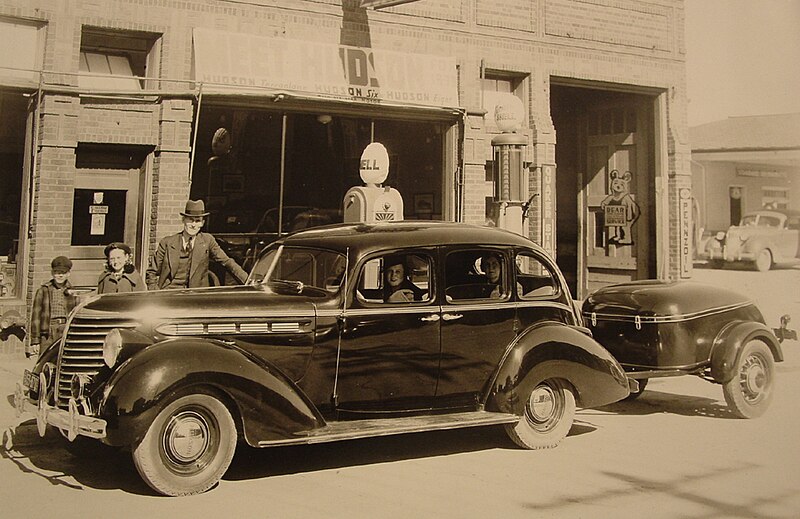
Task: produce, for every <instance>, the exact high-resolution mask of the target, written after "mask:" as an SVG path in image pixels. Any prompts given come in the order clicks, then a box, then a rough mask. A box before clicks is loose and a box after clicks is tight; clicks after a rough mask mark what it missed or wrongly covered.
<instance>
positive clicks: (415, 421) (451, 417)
mask: <svg viewBox="0 0 800 519" xmlns="http://www.w3.org/2000/svg"><path fill="white" fill-rule="evenodd" d="M518 421H519V416H517V415H514V414H506V413H490V412H487V411H473V412H467V413H451V414H437V415H426V416H411V417H405V418H379V419H372V420H345V421H339V422H328V423H327V424H326V425H325V426H324V427H320V428H319V429H314V430H312V431H309V432H308V433H307V434H306V435H304V436H296V437H294V438H284V439H280V440H266V441H260V442H258V446H259V447H277V446H279V445H305V444H310V443H324V442H333V441H340V440H355V439H358V438H373V437H375V436H389V435H392V434H407V433H416V432H425V431H441V430H445V429H460V428H463V427H478V426H483V425H499V424H506V423H516V422H518Z"/></svg>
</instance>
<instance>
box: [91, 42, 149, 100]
mask: <svg viewBox="0 0 800 519" xmlns="http://www.w3.org/2000/svg"><path fill="white" fill-rule="evenodd" d="M157 42H158V35H153V34H146V33H138V32H127V31H125V32H123V31H108V30H103V29H95V28H86V27H85V28H84V29H83V32H82V33H81V50H80V65H79V70H80V72H81V75H80V77H79V79H78V83H79V85H80V87H81V88H86V89H95V90H125V91H136V90H142V89H145V88H147V85H146V83H145V81H144V79H143V78H149V77H156V76H157V73H156V70H155V69H156V68H157V67H156V66H155V65H154V64H155V63H157V62H158V60H157V56H156V53H157V52H156V51H157V48H158V45H157Z"/></svg>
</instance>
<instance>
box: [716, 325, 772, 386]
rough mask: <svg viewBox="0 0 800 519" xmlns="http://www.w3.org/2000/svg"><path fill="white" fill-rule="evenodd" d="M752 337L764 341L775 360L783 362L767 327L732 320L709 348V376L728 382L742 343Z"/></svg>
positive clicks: (733, 372) (732, 373)
mask: <svg viewBox="0 0 800 519" xmlns="http://www.w3.org/2000/svg"><path fill="white" fill-rule="evenodd" d="M753 339H760V340H762V341H764V343H765V344H766V345H767V346H768V347H769V349H770V351H771V352H772V357H773V359H774V360H775V362H783V350H781V346H780V344H779V343H778V340H777V339H776V337H775V334H773V333H772V331H771V330H770V329H769V328H767V327H766V326H765V325H764V324H762V323H759V322H756V321H734V322H732V323H730V324H728V325H727V326H725V327H724V328H723V329H722V330H720V332H719V334H717V336H716V338H715V339H714V346H713V347H712V348H711V377H712V378H713V379H714V380H715V381H716V382H718V383H720V384H726V383H728V382H730V380H731V379H732V378H733V377H734V375H735V374H736V366H737V363H738V360H739V355H740V354H741V352H742V349H743V348H744V345H745V344H747V343H748V342H749V341H751V340H753Z"/></svg>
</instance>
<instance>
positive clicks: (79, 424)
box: [14, 372, 106, 441]
mask: <svg viewBox="0 0 800 519" xmlns="http://www.w3.org/2000/svg"><path fill="white" fill-rule="evenodd" d="M30 378H31V377H30V374H29V372H26V377H25V381H24V383H25V385H26V387H25V388H23V385H22V384H19V383H17V387H16V390H15V391H14V408H15V413H16V415H17V417H19V416H21V415H22V414H24V413H33V414H34V415H35V416H36V427H37V428H38V430H39V436H44V435H45V432H46V431H47V426H48V425H52V426H54V427H57V428H58V429H60V430H61V431H63V432H64V434H65V436H66V437H67V439H68V440H69V441H73V440H74V439H75V438H77V437H78V436H87V437H89V438H96V439H102V438H105V437H106V421H105V420H103V419H101V418H95V417H93V416H88V415H86V414H82V413H81V412H80V410H81V409H82V408H84V402H79V401H78V400H76V399H75V398H72V397H70V399H69V403H68V409H67V410H64V409H61V408H59V407H55V406H51V405H49V404H48V403H47V394H48V391H47V381H46V379H45V377H44V375H43V374H40V375H39V378H38V386H39V388H42V390H40V391H39V392H38V393H39V399H38V400H33V399H32V398H29V397H28V390H29V382H28V380H29V379H30ZM33 378H34V379H35V377H33Z"/></svg>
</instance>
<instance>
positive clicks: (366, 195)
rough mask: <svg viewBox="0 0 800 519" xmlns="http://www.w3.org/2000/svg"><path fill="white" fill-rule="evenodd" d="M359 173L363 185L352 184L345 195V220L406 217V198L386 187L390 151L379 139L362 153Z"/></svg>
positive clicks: (383, 219)
mask: <svg viewBox="0 0 800 519" xmlns="http://www.w3.org/2000/svg"><path fill="white" fill-rule="evenodd" d="M359 173H360V174H361V180H363V181H364V185H363V186H353V187H351V188H350V189H348V190H347V193H345V195H344V200H343V201H342V205H343V208H344V209H343V213H344V214H343V216H344V221H345V222H348V223H352V222H367V223H372V222H381V221H398V220H402V219H403V197H402V196H400V192H399V191H398V190H396V189H394V188H391V187H389V186H383V182H384V180H386V177H387V175H388V174H389V153H388V152H387V151H386V147H384V145H383V144H381V143H379V142H373V143H371V144H369V145H368V146H367V147H366V148H364V151H363V152H362V153H361V161H360V163H359Z"/></svg>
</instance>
